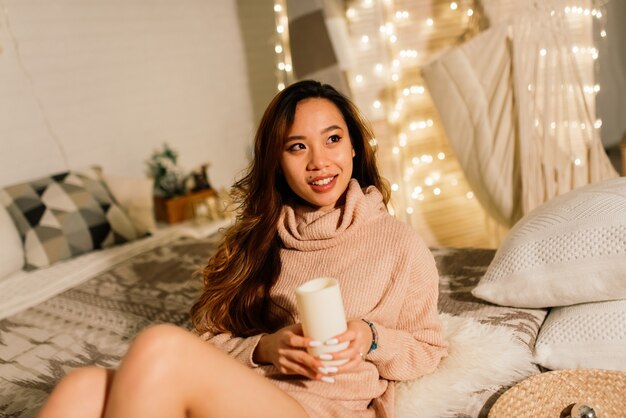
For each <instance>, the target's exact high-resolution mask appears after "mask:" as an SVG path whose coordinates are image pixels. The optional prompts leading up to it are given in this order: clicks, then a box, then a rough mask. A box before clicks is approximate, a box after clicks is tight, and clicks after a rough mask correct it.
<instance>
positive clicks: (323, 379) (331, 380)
mask: <svg viewBox="0 0 626 418" xmlns="http://www.w3.org/2000/svg"><path fill="white" fill-rule="evenodd" d="M320 380H321V381H322V382H326V383H335V379H333V378H332V377H330V376H322V378H321V379H320Z"/></svg>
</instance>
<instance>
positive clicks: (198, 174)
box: [191, 163, 211, 192]
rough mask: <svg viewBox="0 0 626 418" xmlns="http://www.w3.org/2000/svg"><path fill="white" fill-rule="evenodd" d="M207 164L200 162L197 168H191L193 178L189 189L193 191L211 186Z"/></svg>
mask: <svg viewBox="0 0 626 418" xmlns="http://www.w3.org/2000/svg"><path fill="white" fill-rule="evenodd" d="M208 170H209V164H208V163H207V164H202V166H200V168H199V169H196V170H193V171H192V172H191V177H192V178H193V183H194V185H193V188H192V189H191V190H192V191H194V192H197V191H199V190H206V189H210V188H211V183H209V173H208Z"/></svg>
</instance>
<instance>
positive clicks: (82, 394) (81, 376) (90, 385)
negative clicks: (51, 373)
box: [38, 367, 110, 418]
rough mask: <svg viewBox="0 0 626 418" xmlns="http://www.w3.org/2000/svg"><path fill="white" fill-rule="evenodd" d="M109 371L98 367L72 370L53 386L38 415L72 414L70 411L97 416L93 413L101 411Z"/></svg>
mask: <svg viewBox="0 0 626 418" xmlns="http://www.w3.org/2000/svg"><path fill="white" fill-rule="evenodd" d="M109 372H110V371H109V370H107V369H102V368H98V367H84V368H80V369H75V370H73V371H72V372H70V373H69V374H68V375H66V376H65V377H64V378H63V379H61V381H60V382H59V384H58V385H57V386H56V387H55V389H54V391H53V392H52V394H51V395H50V397H49V398H48V400H47V401H46V404H45V405H44V407H43V408H42V410H41V411H40V413H39V415H38V417H40V418H48V417H57V416H64V417H68V416H74V415H73V414H72V413H70V411H78V412H80V413H81V414H83V413H84V414H85V415H84V416H97V415H95V413H96V412H97V411H101V409H102V404H103V402H104V396H105V392H106V387H107V384H108V374H109ZM91 410H93V411H94V412H93V413H91V412H89V411H91ZM77 416H78V415H77Z"/></svg>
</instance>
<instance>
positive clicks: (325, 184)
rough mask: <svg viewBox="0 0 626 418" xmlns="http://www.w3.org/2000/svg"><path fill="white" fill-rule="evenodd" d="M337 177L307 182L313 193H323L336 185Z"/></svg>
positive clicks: (318, 178)
mask: <svg viewBox="0 0 626 418" xmlns="http://www.w3.org/2000/svg"><path fill="white" fill-rule="evenodd" d="M337 177H338V176H337V175H335V176H332V177H322V178H320V177H317V178H315V180H313V181H310V182H309V186H310V187H311V189H313V191H315V192H318V193H323V192H326V191H328V190H330V189H332V188H333V186H334V185H335V184H336V183H337Z"/></svg>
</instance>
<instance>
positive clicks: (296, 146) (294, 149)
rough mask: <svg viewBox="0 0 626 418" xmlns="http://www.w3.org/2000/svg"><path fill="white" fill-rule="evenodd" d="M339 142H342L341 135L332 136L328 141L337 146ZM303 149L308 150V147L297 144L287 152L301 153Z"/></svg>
mask: <svg viewBox="0 0 626 418" xmlns="http://www.w3.org/2000/svg"><path fill="white" fill-rule="evenodd" d="M339 141H341V137H340V136H339V135H331V136H329V137H328V139H327V140H326V143H327V144H336V143H337V142H339ZM303 149H306V145H304V144H303V143H302V142H297V143H295V144H292V145H290V146H289V147H288V148H287V151H289V152H294V151H300V150H303Z"/></svg>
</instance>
